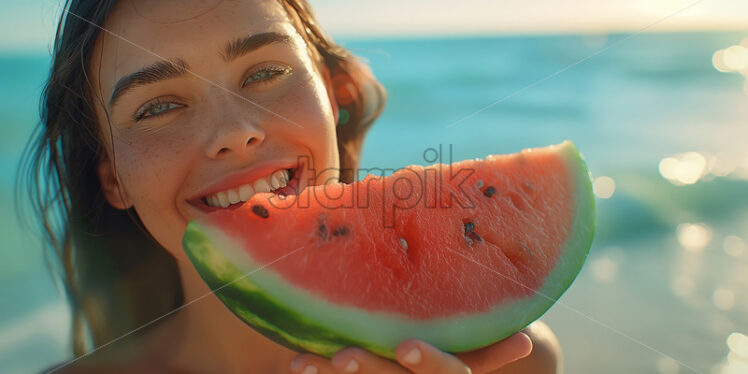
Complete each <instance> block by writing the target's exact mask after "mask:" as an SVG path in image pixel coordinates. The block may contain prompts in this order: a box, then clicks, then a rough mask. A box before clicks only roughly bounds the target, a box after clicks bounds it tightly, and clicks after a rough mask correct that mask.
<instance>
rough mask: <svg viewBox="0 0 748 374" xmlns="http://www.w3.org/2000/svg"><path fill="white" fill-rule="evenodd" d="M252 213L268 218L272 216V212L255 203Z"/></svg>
mask: <svg viewBox="0 0 748 374" xmlns="http://www.w3.org/2000/svg"><path fill="white" fill-rule="evenodd" d="M252 213H254V214H256V215H258V216H260V217H262V218H268V217H270V213H268V210H267V209H266V208H265V207H264V206H262V205H253V206H252Z"/></svg>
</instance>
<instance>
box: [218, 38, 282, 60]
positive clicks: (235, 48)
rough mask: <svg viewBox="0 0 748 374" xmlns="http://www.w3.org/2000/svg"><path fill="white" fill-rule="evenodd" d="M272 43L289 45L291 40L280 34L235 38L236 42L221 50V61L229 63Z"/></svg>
mask: <svg viewBox="0 0 748 374" xmlns="http://www.w3.org/2000/svg"><path fill="white" fill-rule="evenodd" d="M273 43H283V44H288V45H290V44H291V38H290V37H289V36H288V35H284V34H280V33H277V32H265V33H261V34H254V35H251V36H247V37H244V38H237V39H236V40H234V41H232V42H229V43H228V44H226V46H225V47H224V48H223V53H221V56H223V60H224V61H226V62H231V61H233V60H235V59H237V58H239V57H241V56H244V55H246V54H247V53H250V52H252V51H254V50H257V49H259V48H262V47H264V46H266V45H269V44H273Z"/></svg>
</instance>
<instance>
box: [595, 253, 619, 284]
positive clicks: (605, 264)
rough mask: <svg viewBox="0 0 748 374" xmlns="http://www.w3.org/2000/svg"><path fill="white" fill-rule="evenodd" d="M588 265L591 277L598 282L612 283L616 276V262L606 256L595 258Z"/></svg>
mask: <svg viewBox="0 0 748 374" xmlns="http://www.w3.org/2000/svg"><path fill="white" fill-rule="evenodd" d="M590 267H591V269H592V278H593V279H595V280H596V281H597V282H600V283H612V282H613V281H615V280H616V277H617V276H618V263H616V262H615V261H613V260H612V259H610V258H608V257H602V258H598V259H595V260H594V261H592V263H591V264H590Z"/></svg>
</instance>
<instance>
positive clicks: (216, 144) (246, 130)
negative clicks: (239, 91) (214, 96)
mask: <svg viewBox="0 0 748 374" xmlns="http://www.w3.org/2000/svg"><path fill="white" fill-rule="evenodd" d="M221 110H222V111H223V115H221V116H218V118H217V119H216V121H217V122H218V123H216V124H215V126H213V128H214V130H213V131H214V133H213V136H212V138H211V141H210V144H209V145H208V147H207V148H206V151H207V156H208V157H209V158H213V159H215V158H221V157H227V156H229V155H230V154H234V155H239V156H242V155H245V154H246V153H249V152H252V151H253V150H254V149H256V148H257V147H258V146H259V145H260V144H262V142H263V141H264V140H265V131H264V130H263V129H262V127H260V126H259V124H258V123H256V120H255V119H254V118H249V117H248V115H247V113H246V111H242V110H241V109H240V108H238V107H237V106H235V105H234V106H230V105H229V106H224V107H223V108H221Z"/></svg>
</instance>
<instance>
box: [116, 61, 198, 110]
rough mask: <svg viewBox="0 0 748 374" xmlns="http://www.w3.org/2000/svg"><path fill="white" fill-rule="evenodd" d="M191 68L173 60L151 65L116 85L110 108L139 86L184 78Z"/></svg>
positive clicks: (127, 76)
mask: <svg viewBox="0 0 748 374" xmlns="http://www.w3.org/2000/svg"><path fill="white" fill-rule="evenodd" d="M187 70H189V66H188V65H187V63H186V62H184V60H182V59H179V58H177V59H173V60H165V61H159V62H156V63H153V64H150V65H148V66H146V67H144V68H142V69H140V70H138V71H136V72H134V73H132V74H129V75H126V76H124V77H122V78H120V80H118V81H117V83H116V84H115V85H114V90H112V97H111V98H110V99H109V107H110V108H111V107H112V106H113V105H114V102H115V101H117V99H119V98H120V96H122V95H123V94H125V92H127V91H130V90H132V89H133V88H135V87H137V86H143V85H146V84H152V83H156V82H158V81H162V80H166V79H172V78H177V77H181V76H183V75H184V74H185V73H186V72H187Z"/></svg>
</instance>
